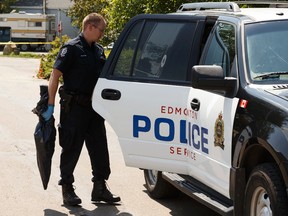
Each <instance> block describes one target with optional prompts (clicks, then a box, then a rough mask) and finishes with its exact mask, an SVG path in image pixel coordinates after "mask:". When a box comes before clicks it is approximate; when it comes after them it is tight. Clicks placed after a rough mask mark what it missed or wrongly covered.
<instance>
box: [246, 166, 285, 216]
mask: <svg viewBox="0 0 288 216" xmlns="http://www.w3.org/2000/svg"><path fill="white" fill-rule="evenodd" d="M244 204H245V208H244V211H245V215H247V216H270V215H271V216H272V215H274V216H275V215H276V216H280V215H281V216H284V215H288V199H287V194H286V190H285V186H284V182H283V180H282V177H281V173H280V171H279V169H278V167H277V166H276V165H275V164H262V165H259V166H257V167H256V168H255V169H254V170H253V171H252V174H251V175H250V177H249V180H248V182H247V187H246V191H245V203H244Z"/></svg>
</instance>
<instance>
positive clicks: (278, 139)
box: [232, 121, 288, 188]
mask: <svg viewBox="0 0 288 216" xmlns="http://www.w3.org/2000/svg"><path fill="white" fill-rule="evenodd" d="M233 149H234V154H233V158H232V167H234V168H244V169H246V170H252V169H253V168H254V167H255V166H257V165H258V164H260V163H265V162H275V163H276V164H278V166H279V168H280V170H281V173H282V176H283V180H284V182H285V185H286V188H288V177H287V176H288V167H287V163H288V162H287V161H288V139H287V135H286V134H285V131H284V130H283V129H282V128H280V127H278V126H277V125H274V124H272V123H270V122H264V121H263V122H260V123H258V124H250V125H249V126H247V127H245V128H244V129H243V130H242V131H241V133H240V135H239V136H238V138H237V141H236V144H235V147H234V148H233ZM264 152H265V153H264ZM247 160H250V161H247ZM251 160H253V161H251ZM247 165H250V166H251V165H252V167H247ZM246 173H247V172H246Z"/></svg>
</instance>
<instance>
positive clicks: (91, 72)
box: [54, 33, 106, 96]
mask: <svg viewBox="0 0 288 216" xmlns="http://www.w3.org/2000/svg"><path fill="white" fill-rule="evenodd" d="M105 61H106V57H105V54H104V49H103V47H102V46H100V45H99V44H97V43H95V44H92V46H91V47H90V46H89V45H88V43H87V42H86V40H85V38H84V36H83V33H81V34H79V35H78V36H77V37H76V38H74V39H72V40H70V41H69V42H67V43H66V44H64V45H63V46H62V47H61V49H60V51H59V53H58V56H57V58H56V61H55V63H54V68H56V69H58V70H59V71H61V72H62V73H63V81H64V84H63V86H64V88H65V89H66V90H67V91H71V92H75V93H77V94H84V95H88V96H91V95H92V92H93V89H94V87H95V84H96V82H97V80H98V77H99V75H100V72H101V70H102V68H103V65H104V63H105Z"/></svg>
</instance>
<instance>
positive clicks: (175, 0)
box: [107, 0, 193, 40]
mask: <svg viewBox="0 0 288 216" xmlns="http://www.w3.org/2000/svg"><path fill="white" fill-rule="evenodd" d="M192 1H193V0H190V1H189V0H187V1H185V2H192ZM182 3H183V0H111V2H110V6H109V8H108V9H107V11H108V15H109V28H110V29H112V30H111V33H112V34H111V35H110V37H111V40H116V39H117V37H118V36H119V34H120V32H121V31H122V30H123V28H124V26H125V24H126V23H127V22H128V21H129V20H130V19H131V18H132V17H134V16H136V15H138V14H143V13H145V14H147V13H149V14H155V13H171V12H175V11H177V9H178V8H179V7H180V5H181V4H182Z"/></svg>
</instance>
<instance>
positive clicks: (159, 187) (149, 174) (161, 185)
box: [144, 170, 179, 199]
mask: <svg viewBox="0 0 288 216" xmlns="http://www.w3.org/2000/svg"><path fill="white" fill-rule="evenodd" d="M144 178H145V183H146V188H147V191H148V193H149V195H150V196H151V197H153V198H156V199H160V198H167V197H173V196H176V195H177V194H178V193H179V191H178V190H177V189H176V188H175V187H173V186H172V185H171V184H169V183H168V182H167V181H165V180H164V179H163V178H162V172H160V171H157V170H144Z"/></svg>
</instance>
